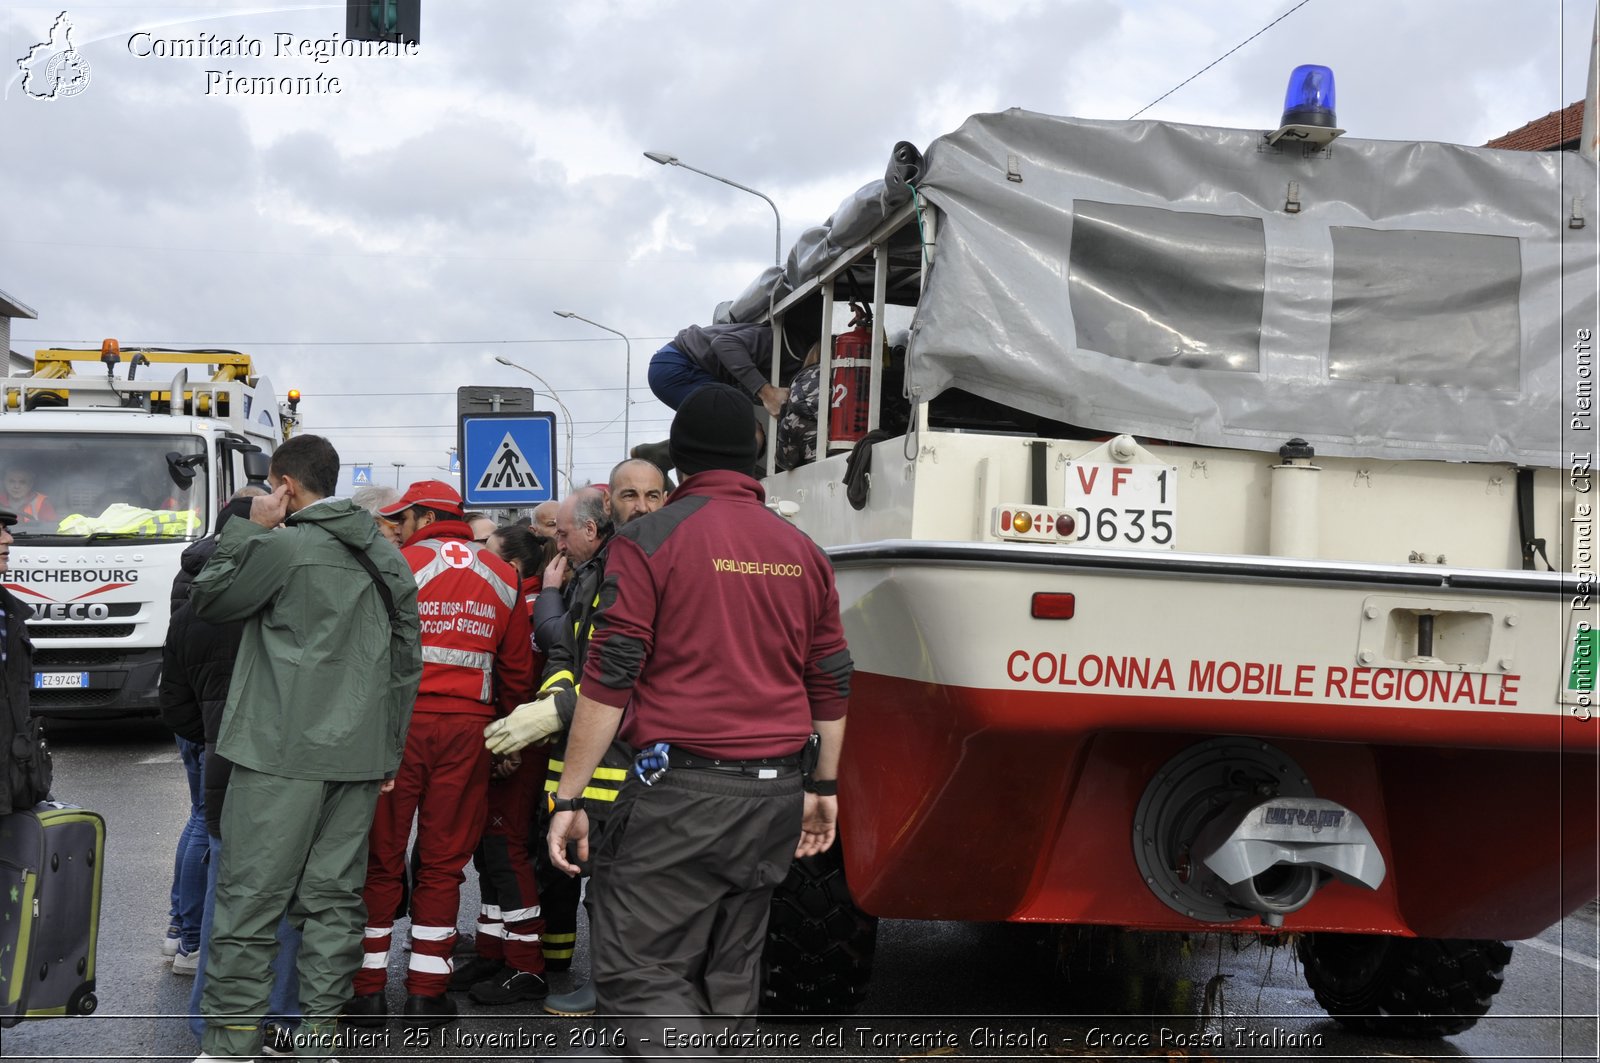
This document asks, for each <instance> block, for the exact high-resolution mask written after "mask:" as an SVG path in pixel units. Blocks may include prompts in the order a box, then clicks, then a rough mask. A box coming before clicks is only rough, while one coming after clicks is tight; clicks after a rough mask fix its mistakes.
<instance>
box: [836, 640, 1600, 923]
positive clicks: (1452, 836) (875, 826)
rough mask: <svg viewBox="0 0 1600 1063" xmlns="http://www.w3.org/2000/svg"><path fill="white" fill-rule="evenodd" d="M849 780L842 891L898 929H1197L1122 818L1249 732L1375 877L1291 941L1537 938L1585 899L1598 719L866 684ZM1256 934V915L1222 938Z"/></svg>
mask: <svg viewBox="0 0 1600 1063" xmlns="http://www.w3.org/2000/svg"><path fill="white" fill-rule="evenodd" d="M851 706H852V711H851V713H850V729H849V737H848V740H847V741H846V743H845V758H844V762H843V765H842V767H841V791H842V794H843V798H842V799H841V801H840V815H841V817H842V824H841V828H842V834H843V836H844V837H845V839H846V842H847V845H846V850H845V852H846V858H847V861H848V867H847V870H848V874H849V880H850V886H851V892H852V893H853V894H854V895H855V897H856V899H857V901H858V902H859V903H860V904H861V906H862V907H863V908H865V909H866V910H867V911H869V912H872V913H874V914H877V915H882V916H886V917H894V918H916V919H961V920H983V921H993V920H1039V921H1051V922H1085V923H1104V924H1110V925H1119V926H1136V927H1147V928H1152V929H1174V930H1193V929H1196V928H1197V927H1198V926H1201V925H1203V924H1199V923H1197V922H1195V921H1194V920H1191V919H1188V918H1186V917H1185V916H1183V915H1182V914H1181V913H1179V912H1177V911H1174V910H1173V909H1171V908H1168V907H1167V906H1166V905H1165V904H1163V903H1162V902H1161V901H1160V900H1159V899H1158V898H1157V897H1156V896H1155V895H1154V894H1153V893H1151V891H1150V890H1149V888H1147V887H1146V885H1145V884H1144V881H1143V879H1142V878H1141V877H1140V875H1139V872H1138V868H1137V865H1136V863H1135V861H1134V855H1133V842H1132V824H1133V816H1134V810H1135V808H1136V807H1137V805H1138V803H1139V799H1140V797H1141V796H1142V795H1143V793H1144V790H1145V787H1146V785H1147V784H1148V782H1149V780H1150V778H1151V777H1152V775H1153V774H1154V773H1155V771H1156V770H1158V769H1159V768H1160V767H1161V766H1162V765H1163V764H1165V763H1166V762H1167V760H1169V759H1170V758H1171V757H1173V756H1174V755H1176V754H1177V753H1179V752H1181V751H1182V750H1184V749H1186V748H1187V747H1189V746H1190V745H1193V744H1195V743H1197V742H1200V741H1203V740H1205V739H1206V738H1210V737H1213V736H1216V735H1242V736H1252V737H1262V738H1264V739H1266V740H1268V741H1271V742H1272V744H1273V745H1275V746H1277V747H1278V748H1279V749H1281V750H1283V752H1285V753H1287V754H1288V755H1289V756H1291V757H1293V758H1294V759H1295V761H1296V762H1297V763H1298V764H1299V765H1300V766H1301V768H1302V769H1304V770H1305V772H1306V773H1307V775H1308V777H1309V778H1310V780H1311V783H1312V785H1313V786H1314V787H1315V788H1316V791H1317V794H1318V796H1320V797H1326V798H1329V799H1331V800H1334V801H1338V802H1340V803H1341V804H1343V805H1345V806H1347V807H1348V808H1350V809H1352V810H1353V811H1355V812H1356V813H1357V814H1358V815H1360V816H1361V818H1362V819H1363V821H1364V822H1365V823H1366V825H1367V827H1368V829H1369V830H1370V831H1371V832H1372V835H1373V837H1374V839H1375V840H1376V841H1377V843H1378V845H1379V847H1380V848H1381V850H1382V852H1383V855H1384V858H1385V860H1386V861H1387V863H1388V875H1387V877H1386V878H1385V880H1384V882H1383V885H1382V886H1381V887H1380V888H1379V889H1378V890H1376V891H1368V890H1364V889H1359V888H1356V887H1352V886H1347V885H1345V884H1343V883H1339V882H1334V883H1331V884H1329V885H1328V886H1326V887H1325V888H1323V889H1322V890H1321V891H1320V892H1319V893H1318V894H1317V896H1316V897H1314V898H1313V899H1312V901H1311V902H1310V903H1309V904H1308V905H1307V906H1306V907H1305V908H1303V909H1302V910H1301V911H1299V912H1297V913H1294V914H1292V915H1290V916H1288V917H1287V919H1286V922H1285V928H1284V929H1285V930H1344V931H1356V930H1359V931H1366V932H1391V933H1401V934H1416V935H1419V936H1424V937H1487V938H1502V939H1516V938H1522V937H1528V936H1531V935H1533V934H1535V933H1537V932H1538V931H1540V930H1542V929H1544V928H1545V927H1547V926H1549V925H1550V924H1552V923H1554V922H1556V921H1557V920H1558V919H1560V918H1561V917H1562V916H1564V915H1566V914H1568V913H1569V912H1571V911H1573V910H1575V909H1577V908H1578V907H1580V906H1581V905H1583V904H1585V903H1586V902H1588V901H1589V900H1591V899H1593V898H1594V897H1595V895H1596V884H1597V876H1596V862H1597V858H1600V844H1597V834H1596V829H1597V815H1596V811H1597V810H1596V798H1597V786H1596V783H1597V778H1596V765H1597V760H1596V756H1595V754H1596V752H1597V749H1600V747H1597V737H1596V736H1597V734H1600V727H1597V725H1596V723H1593V722H1589V723H1584V722H1579V721H1576V720H1573V719H1562V718H1559V717H1556V716H1555V715H1553V714H1552V715H1542V716H1533V715H1527V714H1523V715H1519V714H1516V713H1503V712H1489V711H1478V710H1474V711H1471V712H1463V711H1448V710H1426V709H1423V710H1419V709H1408V708H1400V707H1392V706H1385V707H1382V708H1374V707H1372V706H1370V705H1317V704H1307V703H1305V702H1277V701H1222V700H1209V699H1197V698H1181V697H1161V698H1147V697H1139V698H1130V697H1119V696H1106V695H1097V694H1093V693H1055V692H1051V691H1038V690H1021V689H1019V690H982V689H972V688H962V687H950V686H940V685H936V684H932V683H923V682H917V681H912V680H904V679H896V678H892V677H888V676H883V675H878V674H873V673H868V672H863V671H858V672H857V673H856V674H855V678H854V680H853V691H852V696H851ZM1226 926H1228V927H1231V928H1232V929H1239V930H1252V929H1254V930H1259V929H1261V925H1260V924H1259V922H1255V921H1253V920H1244V921H1241V922H1239V923H1235V924H1226Z"/></svg>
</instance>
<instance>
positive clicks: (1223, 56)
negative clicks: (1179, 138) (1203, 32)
mask: <svg viewBox="0 0 1600 1063" xmlns="http://www.w3.org/2000/svg"><path fill="white" fill-rule="evenodd" d="M1309 3H1311V0H1300V2H1299V3H1298V4H1296V5H1294V6H1293V7H1291V8H1290V9H1289V10H1287V11H1285V12H1284V13H1283V14H1281V15H1279V16H1278V17H1277V18H1275V19H1273V20H1272V21H1271V22H1269V23H1267V24H1266V25H1265V26H1262V27H1261V28H1260V29H1258V30H1256V31H1255V32H1254V33H1252V34H1251V35H1250V36H1248V37H1246V38H1245V39H1244V40H1242V41H1240V42H1239V43H1238V44H1236V45H1234V46H1233V47H1232V48H1229V49H1228V50H1227V51H1225V52H1223V53H1222V54H1221V55H1219V56H1217V57H1216V58H1215V59H1213V60H1211V62H1209V63H1207V64H1206V65H1205V66H1203V67H1201V68H1200V69H1199V70H1196V71H1195V72H1194V73H1193V74H1190V75H1189V76H1188V77H1186V78H1184V79H1183V80H1182V81H1180V82H1178V83H1177V84H1176V85H1174V86H1172V88H1170V89H1168V90H1167V91H1166V92H1163V93H1162V94H1161V95H1159V96H1157V97H1156V98H1155V99H1153V100H1151V101H1150V102H1149V103H1147V104H1145V105H1144V106H1143V107H1141V108H1139V109H1138V110H1137V111H1134V112H1133V113H1132V114H1130V115H1129V116H1128V121H1130V122H1131V121H1133V120H1134V119H1135V118H1137V117H1139V116H1140V115H1141V114H1144V113H1145V112H1146V111H1148V110H1149V109H1150V108H1152V107H1154V106H1155V105H1156V104H1158V103H1160V102H1161V101H1162V100H1164V99H1166V98H1167V97H1168V96H1171V95H1172V94H1173V93H1174V92H1177V91H1178V90H1179V89H1181V88H1183V87H1184V86H1185V85H1187V84H1189V82H1191V81H1193V80H1194V79H1195V78H1197V77H1199V76H1200V75H1201V74H1204V73H1205V72H1206V71H1207V70H1210V69H1211V68H1212V67H1214V66H1216V65H1217V64H1218V63H1220V62H1222V61H1223V60H1224V59H1226V58H1228V56H1230V55H1232V54H1233V53H1234V52H1237V51H1238V50H1239V49H1240V48H1243V47H1244V46H1245V45H1247V44H1249V43H1250V42H1251V41H1253V40H1255V39H1256V38H1257V37H1259V36H1261V35H1262V34H1263V33H1265V32H1267V31H1268V30H1270V29H1271V28H1272V27H1274V26H1276V25H1277V24H1278V23H1280V22H1282V21H1283V20H1284V19H1286V18H1288V17H1289V16H1290V15H1292V14H1294V13H1295V12H1296V11H1299V10H1300V9H1301V8H1302V7H1305V6H1306V5H1307V4H1309Z"/></svg>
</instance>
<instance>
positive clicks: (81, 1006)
mask: <svg viewBox="0 0 1600 1063" xmlns="http://www.w3.org/2000/svg"><path fill="white" fill-rule="evenodd" d="M99 1006H100V998H99V997H97V996H95V995H94V987H93V986H88V985H82V986H79V987H78V988H77V990H76V991H75V992H74V993H73V994H72V999H70V1000H68V1001H67V1014H69V1015H93V1014H94V1012H95V1009H96V1008H98V1007H99Z"/></svg>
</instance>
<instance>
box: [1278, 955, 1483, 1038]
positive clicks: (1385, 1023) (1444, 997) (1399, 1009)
mask: <svg viewBox="0 0 1600 1063" xmlns="http://www.w3.org/2000/svg"><path fill="white" fill-rule="evenodd" d="M1297 947H1298V951H1299V954H1300V963H1301V965H1302V966H1303V967H1304V969H1305V973H1306V983H1307V984H1308V985H1310V986H1311V991H1312V992H1313V993H1315V994H1316V997H1317V1003H1318V1004H1320V1005H1322V1007H1323V1009H1324V1010H1325V1011H1327V1013H1328V1014H1329V1015H1331V1016H1333V1017H1334V1018H1335V1019H1337V1020H1339V1021H1340V1022H1342V1023H1344V1024H1345V1025H1346V1026H1350V1027H1352V1028H1355V1029H1358V1030H1363V1031H1366V1032H1368V1033H1374V1034H1383V1035H1387V1036H1391V1037H1446V1036H1449V1035H1451V1034H1458V1033H1460V1032H1462V1031H1463V1030H1466V1029H1469V1028H1471V1027H1472V1026H1473V1025H1474V1024H1476V1023H1477V1021H1478V1019H1479V1018H1481V1017H1482V1016H1483V1015H1484V1014H1486V1013H1487V1012H1488V1010H1489V1005H1490V1003H1491V1002H1492V1001H1493V1000H1494V995H1495V994H1496V993H1498V992H1500V986H1501V985H1502V983H1503V982H1504V981H1505V969H1506V964H1507V963H1510V962H1511V946H1510V945H1508V944H1506V943H1505V942H1504V941H1477V940H1460V941H1452V940H1447V939H1443V938H1397V937H1388V936H1384V935H1368V934H1307V935H1306V936H1305V937H1303V938H1301V939H1300V943H1299V945H1298V946H1297Z"/></svg>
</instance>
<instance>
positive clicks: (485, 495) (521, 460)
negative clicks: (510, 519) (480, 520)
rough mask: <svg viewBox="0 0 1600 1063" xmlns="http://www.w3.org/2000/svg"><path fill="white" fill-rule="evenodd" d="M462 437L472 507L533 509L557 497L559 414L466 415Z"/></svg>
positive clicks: (465, 495) (464, 492) (464, 482)
mask: <svg viewBox="0 0 1600 1063" xmlns="http://www.w3.org/2000/svg"><path fill="white" fill-rule="evenodd" d="M459 434H460V446H459V448H458V453H459V454H460V455H461V498H462V501H464V502H465V503H466V504H467V505H469V506H534V505H538V504H539V503H540V502H548V501H550V500H551V499H552V498H555V497H556V415H555V414H553V413H547V412H546V413H470V414H463V415H462V416H461V419H460V427H459Z"/></svg>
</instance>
